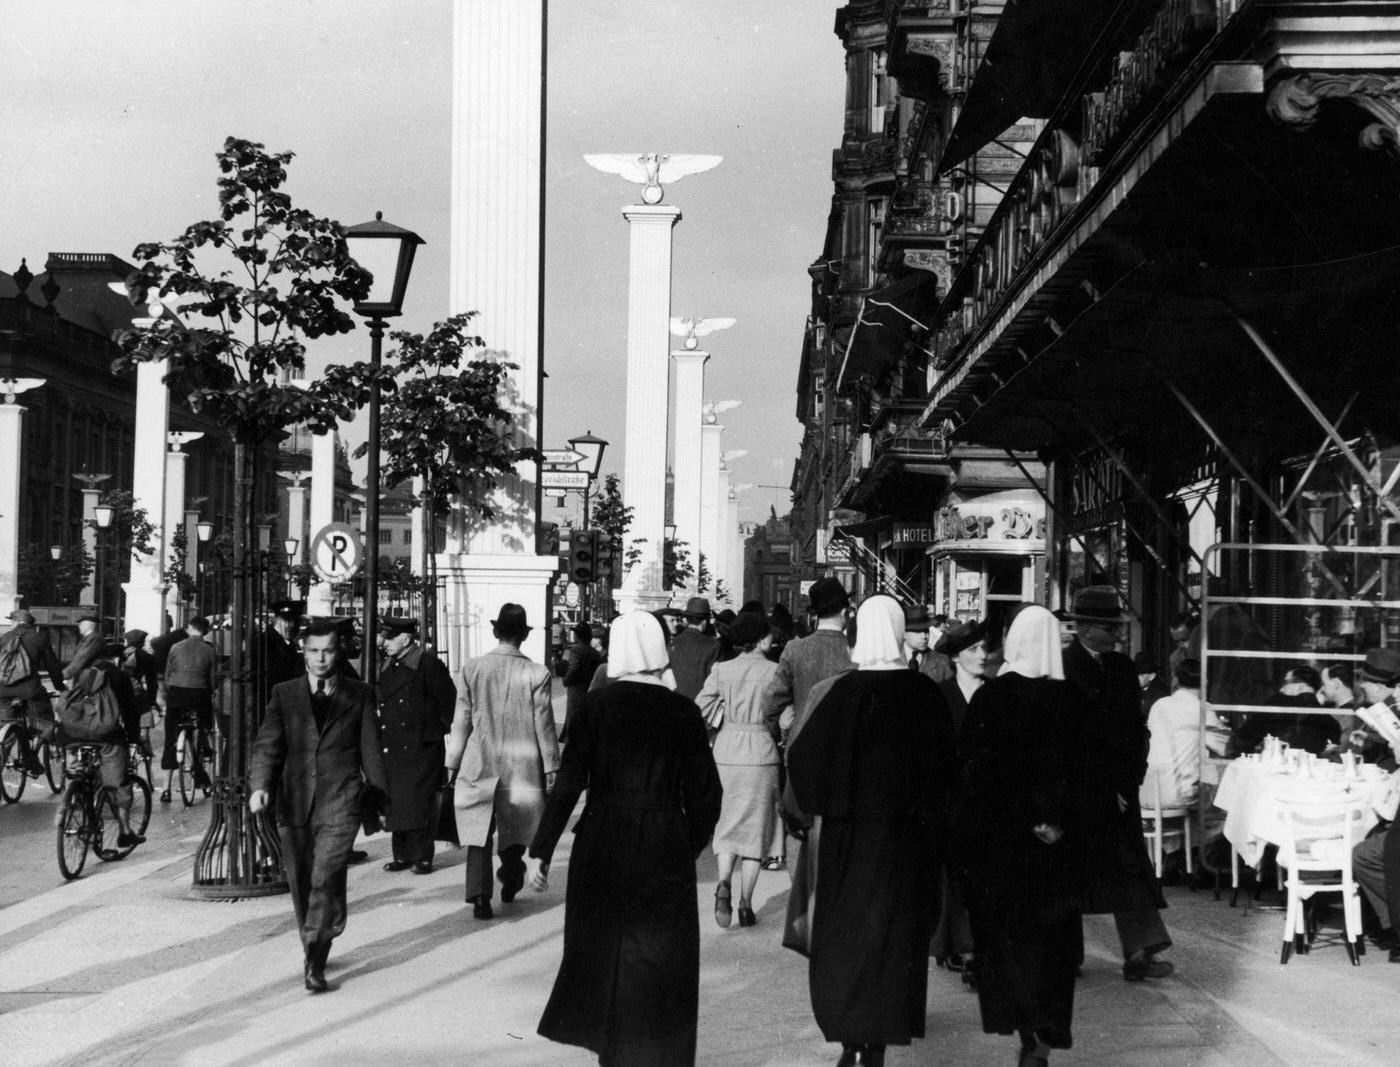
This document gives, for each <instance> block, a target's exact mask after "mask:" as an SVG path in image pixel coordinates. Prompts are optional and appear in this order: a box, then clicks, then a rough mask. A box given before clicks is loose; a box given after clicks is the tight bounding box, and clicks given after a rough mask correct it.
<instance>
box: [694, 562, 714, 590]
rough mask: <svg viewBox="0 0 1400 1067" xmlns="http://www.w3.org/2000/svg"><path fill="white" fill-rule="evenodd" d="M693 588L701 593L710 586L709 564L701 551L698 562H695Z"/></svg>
mask: <svg viewBox="0 0 1400 1067" xmlns="http://www.w3.org/2000/svg"><path fill="white" fill-rule="evenodd" d="M695 588H696V591H697V592H700V593H702V594H703V593H704V592H705V591H706V590H707V589H709V588H710V565H709V562H708V561H707V560H706V559H705V553H703V552H701V553H700V562H699V564H697V570H696V573H695Z"/></svg>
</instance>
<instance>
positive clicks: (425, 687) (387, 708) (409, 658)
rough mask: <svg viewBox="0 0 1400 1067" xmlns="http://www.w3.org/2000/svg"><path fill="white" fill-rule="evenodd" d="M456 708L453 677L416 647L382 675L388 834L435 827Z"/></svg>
mask: <svg viewBox="0 0 1400 1067" xmlns="http://www.w3.org/2000/svg"><path fill="white" fill-rule="evenodd" d="M456 702H457V687H456V686H455V685H454V684H453V682H452V672H451V671H449V670H448V669H447V668H446V667H444V666H443V665H442V661H441V660H439V659H438V658H437V657H436V656H434V655H433V654H432V653H430V652H428V651H427V650H425V649H424V648H423V646H422V645H412V646H411V647H410V648H409V650H408V651H407V652H406V653H405V654H404V655H402V656H400V657H398V658H397V659H393V660H390V661H389V662H387V663H385V664H384V669H383V670H381V671H380V672H379V733H380V737H381V739H382V741H383V747H384V770H385V772H386V773H387V774H388V776H389V817H388V819H387V821H386V823H385V829H386V830H392V831H403V830H421V829H422V828H423V827H425V826H430V825H432V823H431V821H430V819H431V817H432V815H433V814H434V813H435V812H436V810H437V809H436V801H437V795H438V790H439V788H440V787H441V786H442V782H443V764H444V762H445V760H446V758H447V742H446V739H445V735H446V733H447V731H448V730H450V729H451V728H452V716H453V709H454V706H455V705H456Z"/></svg>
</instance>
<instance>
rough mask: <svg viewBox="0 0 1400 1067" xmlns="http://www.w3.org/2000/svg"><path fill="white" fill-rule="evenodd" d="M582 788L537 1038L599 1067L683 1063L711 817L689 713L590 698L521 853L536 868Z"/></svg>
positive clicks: (624, 686)
mask: <svg viewBox="0 0 1400 1067" xmlns="http://www.w3.org/2000/svg"><path fill="white" fill-rule="evenodd" d="M584 789H587V790H588V802H587V804H586V805H585V806H584V809H583V816H582V817H581V818H580V819H579V821H578V824H577V826H575V828H574V832H575V837H574V844H573V851H572V855H571V856H570V859H569V882H568V889H567V891H566V896H565V911H564V958H563V960H562V961H561V962H560V965H559V976H558V978H556V979H555V982H554V991H553V993H551V994H550V998H549V1003H548V1005H547V1006H546V1007H545V1010H544V1015H543V1017H542V1018H541V1019H540V1026H539V1032H540V1033H541V1034H542V1035H543V1036H545V1037H547V1038H549V1039H550V1040H551V1041H560V1042H563V1043H565V1044H569V1045H581V1046H583V1047H584V1048H589V1049H592V1050H593V1051H594V1052H596V1053H598V1055H599V1057H600V1059H601V1062H603V1063H607V1064H610V1065H613V1067H654V1065H660V1064H666V1065H668V1067H680V1065H685V1064H693V1063H694V1062H695V1040H696V1019H697V1015H698V1011H699V1001H700V925H699V918H698V916H697V914H696V908H695V857H696V856H697V855H698V854H699V852H700V850H701V849H703V848H704V847H705V842H706V841H708V840H709V837H710V834H711V833H712V832H713V831H714V827H715V822H716V820H717V819H718V818H719V808H720V799H721V789H720V784H719V774H718V772H717V771H716V770H715V762H714V759H713V757H712V756H711V754H710V749H709V746H708V745H707V744H706V740H705V727H704V723H703V722H702V721H701V719H700V714H699V712H698V711H697V710H696V707H695V705H694V703H692V702H691V701H689V700H687V699H685V698H684V697H682V696H679V695H677V694H675V693H672V692H671V691H670V690H668V689H665V688H663V687H661V686H656V685H648V684H646V683H643V682H624V681H617V682H613V683H612V684H610V685H609V686H607V688H605V689H602V690H600V691H598V692H596V693H590V694H589V695H588V697H587V699H586V700H585V702H584V707H583V711H582V713H581V714H580V715H579V717H578V719H577V720H576V721H575V723H574V726H573V736H572V738H571V739H570V741H569V744H568V745H567V746H566V747H565V748H564V758H563V762H562V763H561V765H560V767H559V776H558V778H557V779H556V781H555V784H554V790H553V792H552V793H550V796H549V801H548V804H547V805H546V808H545V813H544V817H543V818H542V820H541V822H540V826H539V830H538V831H537V832H536V834H535V837H534V840H533V842H532V843H531V845H530V855H532V856H538V857H539V858H541V859H543V860H545V861H546V862H548V861H549V859H550V858H551V857H552V856H553V854H554V846H555V844H556V842H558V840H559V837H560V835H561V834H562V833H563V832H564V827H565V824H566V823H567V822H568V819H569V816H570V814H571V812H572V811H573V809H574V805H575V803H577V801H578V798H579V795H580V794H581V793H582V792H583V790H584Z"/></svg>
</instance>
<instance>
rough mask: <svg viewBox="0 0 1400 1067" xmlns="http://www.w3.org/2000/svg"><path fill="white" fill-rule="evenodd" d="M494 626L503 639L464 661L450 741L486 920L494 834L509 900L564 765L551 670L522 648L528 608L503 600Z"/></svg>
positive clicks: (475, 909)
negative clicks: (553, 700)
mask: <svg viewBox="0 0 1400 1067" xmlns="http://www.w3.org/2000/svg"><path fill="white" fill-rule="evenodd" d="M491 629H492V632H493V633H494V634H495V635H496V640H498V641H499V642H500V644H498V645H497V646H496V647H495V648H493V649H491V651H489V652H487V653H486V654H485V655H482V656H477V657H476V658H475V659H472V660H468V661H467V664H466V666H464V667H463V668H462V678H461V682H460V684H459V685H458V686H457V709H456V714H455V715H454V716H453V719H452V732H451V734H450V735H449V736H448V740H447V768H448V771H449V772H450V773H451V774H454V775H455V777H456V783H457V787H456V792H455V795H454V797H453V807H454V808H455V809H456V813H457V835H458V838H459V840H460V841H461V843H462V844H463V845H464V846H466V849H467V863H466V876H467V889H466V898H467V903H469V904H471V905H472V914H473V915H474V916H475V917H476V918H478V919H489V918H491V916H492V911H491V895H492V884H491V883H492V879H491V846H492V840H493V839H494V840H495V843H496V848H497V850H498V852H499V855H500V857H501V871H500V880H501V901H502V902H503V903H506V904H509V903H510V902H511V901H513V900H514V899H515V895H516V894H517V893H518V892H520V890H521V888H522V887H523V886H524V884H525V861H524V856H525V848H526V846H527V845H529V843H530V841H531V840H532V839H533V838H534V836H535V830H536V829H537V828H538V826H539V822H540V816H541V815H542V814H543V813H544V802H545V793H546V791H547V790H548V789H549V788H550V787H551V786H552V785H553V784H554V775H555V772H556V771H558V769H559V742H558V739H557V738H556V736H555V731H554V707H553V704H552V702H551V693H550V688H551V675H550V672H549V669H548V668H547V667H545V666H543V665H542V664H539V663H535V662H533V661H532V660H531V659H530V658H529V657H528V656H526V655H525V653H523V652H521V651H520V645H521V643H522V642H523V641H524V640H525V638H526V636H528V635H529V633H530V629H531V627H530V626H529V625H527V619H526V615H525V609H524V608H523V607H521V606H520V605H519V604H503V605H502V606H501V610H500V612H499V614H498V615H497V616H496V619H495V621H493V622H492V624H491Z"/></svg>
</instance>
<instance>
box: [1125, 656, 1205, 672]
mask: <svg viewBox="0 0 1400 1067" xmlns="http://www.w3.org/2000/svg"><path fill="white" fill-rule="evenodd" d="M1133 666H1134V667H1136V668H1137V672H1138V674H1156V673H1157V671H1158V670H1160V668H1159V667H1158V665H1157V657H1156V656H1154V655H1153V654H1152V653H1151V652H1139V653H1138V654H1137V655H1136V656H1134V657H1133ZM1196 669H1197V670H1200V664H1197V665H1196Z"/></svg>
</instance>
